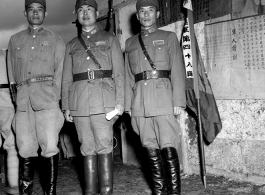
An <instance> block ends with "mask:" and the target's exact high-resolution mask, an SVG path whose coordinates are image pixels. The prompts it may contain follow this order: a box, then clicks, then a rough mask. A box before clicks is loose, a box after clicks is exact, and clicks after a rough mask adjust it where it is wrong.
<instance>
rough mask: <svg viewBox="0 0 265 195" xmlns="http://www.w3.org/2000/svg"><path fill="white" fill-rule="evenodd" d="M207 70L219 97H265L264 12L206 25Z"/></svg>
mask: <svg viewBox="0 0 265 195" xmlns="http://www.w3.org/2000/svg"><path fill="white" fill-rule="evenodd" d="M205 33H206V40H205V42H206V50H207V52H206V53H207V54H206V56H207V57H206V70H207V73H208V76H209V80H210V81H211V84H212V88H213V91H214V94H215V96H216V98H217V99H245V98H255V99H264V98H265V85H264V83H265V77H264V75H265V60H264V43H265V15H262V16H255V17H248V18H245V19H239V20H234V21H229V22H223V23H217V24H212V25H207V26H206V27H205Z"/></svg>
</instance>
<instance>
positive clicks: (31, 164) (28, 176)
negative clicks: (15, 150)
mask: <svg viewBox="0 0 265 195" xmlns="http://www.w3.org/2000/svg"><path fill="white" fill-rule="evenodd" d="M35 160H36V157H29V158H21V159H20V178H19V188H20V194H21V195H32V194H33V193H34V192H33V178H34V172H35Z"/></svg>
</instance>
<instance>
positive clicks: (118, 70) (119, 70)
mask: <svg viewBox="0 0 265 195" xmlns="http://www.w3.org/2000/svg"><path fill="white" fill-rule="evenodd" d="M111 59H112V66H113V69H112V71H113V80H114V82H115V88H116V105H118V104H119V105H122V106H124V58H123V54H122V51H121V46H120V43H119V41H118V39H117V38H116V37H113V40H112V43H111Z"/></svg>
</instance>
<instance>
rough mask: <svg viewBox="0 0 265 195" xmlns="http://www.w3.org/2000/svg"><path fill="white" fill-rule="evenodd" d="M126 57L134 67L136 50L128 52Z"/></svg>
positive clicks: (136, 61)
mask: <svg viewBox="0 0 265 195" xmlns="http://www.w3.org/2000/svg"><path fill="white" fill-rule="evenodd" d="M128 56H129V62H130V65H131V66H136V65H137V64H138V58H139V55H138V50H137V49H132V50H130V51H128Z"/></svg>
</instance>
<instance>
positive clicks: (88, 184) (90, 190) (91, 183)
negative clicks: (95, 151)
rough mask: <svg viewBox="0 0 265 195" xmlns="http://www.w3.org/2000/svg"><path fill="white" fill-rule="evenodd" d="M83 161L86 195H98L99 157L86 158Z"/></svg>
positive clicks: (89, 156) (90, 156)
mask: <svg viewBox="0 0 265 195" xmlns="http://www.w3.org/2000/svg"><path fill="white" fill-rule="evenodd" d="M83 160H84V182H85V183H84V188H85V189H84V192H85V195H98V156H97V155H88V156H84V157H83Z"/></svg>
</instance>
